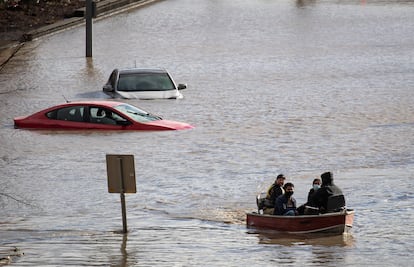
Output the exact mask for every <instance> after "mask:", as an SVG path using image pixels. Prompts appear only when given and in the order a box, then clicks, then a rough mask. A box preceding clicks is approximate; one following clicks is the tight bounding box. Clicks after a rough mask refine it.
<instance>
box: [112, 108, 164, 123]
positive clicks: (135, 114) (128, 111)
mask: <svg viewBox="0 0 414 267" xmlns="http://www.w3.org/2000/svg"><path fill="white" fill-rule="evenodd" d="M114 109H116V110H118V111H119V112H120V113H122V114H124V115H126V116H128V117H130V118H132V119H133V120H135V121H137V122H148V121H157V120H161V119H162V118H161V117H159V116H156V115H153V114H150V113H148V112H146V111H144V110H142V109H139V108H137V107H134V106H131V105H128V104H122V105H118V106H115V107H114Z"/></svg>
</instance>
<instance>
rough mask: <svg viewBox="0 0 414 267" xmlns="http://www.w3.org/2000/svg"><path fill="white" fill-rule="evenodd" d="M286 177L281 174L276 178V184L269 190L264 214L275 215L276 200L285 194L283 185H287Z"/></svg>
mask: <svg viewBox="0 0 414 267" xmlns="http://www.w3.org/2000/svg"><path fill="white" fill-rule="evenodd" d="M285 180H286V177H285V176H284V175H283V174H279V175H278V176H277V177H276V180H275V182H274V183H273V184H272V185H271V186H270V187H269V189H268V190H267V194H266V198H265V201H264V207H263V213H264V214H273V212H274V208H275V202H276V198H277V197H278V196H280V195H283V193H284V192H285V191H284V189H283V185H284V184H285Z"/></svg>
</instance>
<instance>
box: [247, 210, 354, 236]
mask: <svg viewBox="0 0 414 267" xmlns="http://www.w3.org/2000/svg"><path fill="white" fill-rule="evenodd" d="M354 213H355V212H354V210H351V209H344V210H342V211H339V212H332V213H324V214H318V215H297V216H279V215H268V214H259V213H258V212H251V213H247V219H246V224H247V227H255V228H260V229H270V230H276V231H280V232H285V233H290V234H308V233H329V234H343V233H348V232H349V231H350V229H351V228H352V223H353V221H354Z"/></svg>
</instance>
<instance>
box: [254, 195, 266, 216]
mask: <svg viewBox="0 0 414 267" xmlns="http://www.w3.org/2000/svg"><path fill="white" fill-rule="evenodd" d="M266 202H267V199H266V193H264V192H262V193H260V194H258V195H257V197H256V204H257V211H258V213H259V214H263V209H264V207H266Z"/></svg>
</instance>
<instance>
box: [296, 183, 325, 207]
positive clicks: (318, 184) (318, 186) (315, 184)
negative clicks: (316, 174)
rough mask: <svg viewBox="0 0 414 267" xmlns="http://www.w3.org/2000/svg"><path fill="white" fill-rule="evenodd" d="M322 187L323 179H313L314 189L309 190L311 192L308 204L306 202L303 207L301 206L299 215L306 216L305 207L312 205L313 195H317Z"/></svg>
mask: <svg viewBox="0 0 414 267" xmlns="http://www.w3.org/2000/svg"><path fill="white" fill-rule="evenodd" d="M320 187H321V179H319V178H315V179H313V182H312V188H311V189H310V190H309V192H308V199H307V202H306V203H305V204H303V205H300V206H299V207H298V208H297V211H298V214H304V213H305V207H306V206H309V205H310V203H311V199H312V196H313V194H315V192H316V191H317V190H318V189H319V188H320Z"/></svg>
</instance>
